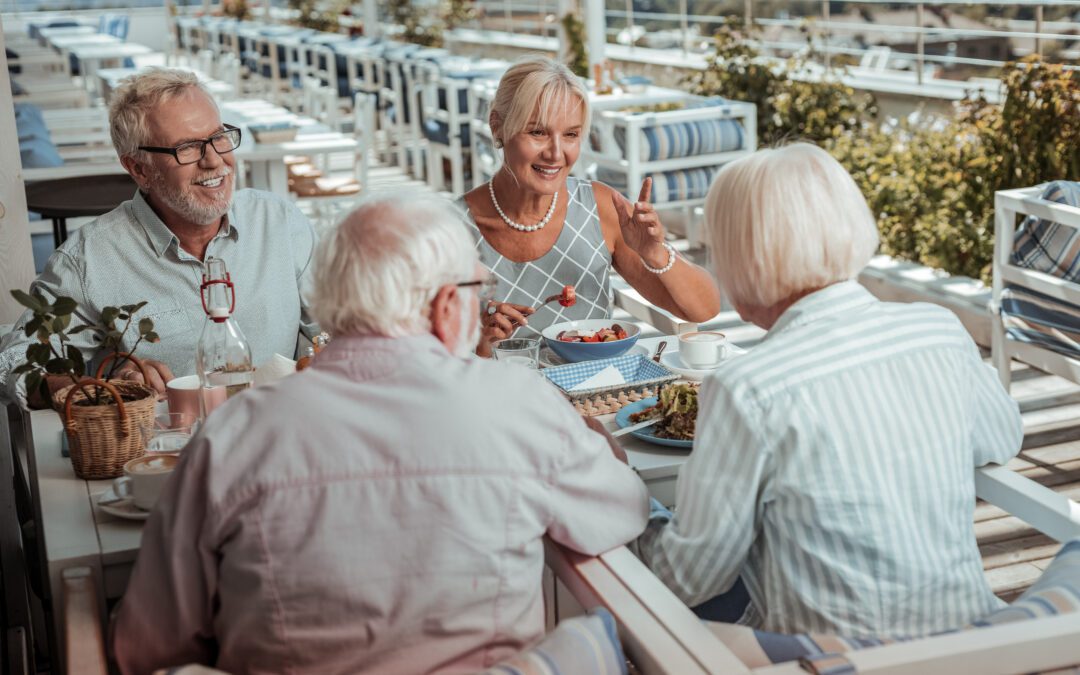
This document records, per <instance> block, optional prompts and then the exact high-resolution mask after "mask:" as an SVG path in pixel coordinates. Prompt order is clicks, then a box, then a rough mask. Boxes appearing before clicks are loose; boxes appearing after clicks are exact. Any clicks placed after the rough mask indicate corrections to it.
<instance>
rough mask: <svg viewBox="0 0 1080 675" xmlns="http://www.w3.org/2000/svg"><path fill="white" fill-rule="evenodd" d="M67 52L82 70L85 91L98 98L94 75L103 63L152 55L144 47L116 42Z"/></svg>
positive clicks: (73, 47)
mask: <svg viewBox="0 0 1080 675" xmlns="http://www.w3.org/2000/svg"><path fill="white" fill-rule="evenodd" d="M67 51H68V53H70V54H71V55H72V56H74V57H75V58H76V59H78V60H79V67H80V69H81V70H82V75H83V83H84V84H85V85H86V88H87V90H89V91H90V93H91V94H92V95H94V96H100V95H101V91H100V90H99V87H98V85H99V84H100V81H99V80H98V78H97V76H96V75H95V73H96V72H97V70H98V69H99V68H100V67H101V65H102V64H103V63H105V62H107V61H122V60H123V59H128V58H132V57H135V56H145V55H146V54H151V53H153V51H154V50H152V49H150V48H149V47H147V46H146V45H140V44H136V43H134V42H119V41H117V42H115V43H101V44H77V45H73V46H72V47H70V48H68V50H67Z"/></svg>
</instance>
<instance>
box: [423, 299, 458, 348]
mask: <svg viewBox="0 0 1080 675" xmlns="http://www.w3.org/2000/svg"><path fill="white" fill-rule="evenodd" d="M459 300H460V298H459V297H458V292H457V287H456V286H454V285H452V284H446V285H445V286H443V287H441V288H440V289H439V291H438V292H437V293H436V294H435V297H434V298H432V300H431V305H430V307H431V334H432V335H434V336H435V337H436V338H438V339H439V342H441V343H443V344H444V345H446V348H447V349H451V348H452V347H453V346H454V343H455V341H456V340H457V337H458V329H459V326H458V323H459V320H460V314H461V313H460V312H459V311H458V306H457V301H459Z"/></svg>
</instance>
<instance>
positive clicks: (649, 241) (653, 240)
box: [611, 178, 668, 267]
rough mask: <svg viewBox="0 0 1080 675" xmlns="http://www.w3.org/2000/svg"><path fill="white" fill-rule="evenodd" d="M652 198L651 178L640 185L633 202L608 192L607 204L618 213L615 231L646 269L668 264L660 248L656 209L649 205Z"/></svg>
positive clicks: (660, 229)
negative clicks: (609, 198) (609, 195)
mask: <svg viewBox="0 0 1080 675" xmlns="http://www.w3.org/2000/svg"><path fill="white" fill-rule="evenodd" d="M651 195H652V178H646V179H645V180H644V181H643V182H642V183H641V192H640V193H639V194H638V200H637V202H636V203H635V202H631V201H630V200H629V199H627V198H626V197H623V196H622V195H621V194H619V192H618V191H617V190H612V191H611V204H612V206H614V207H615V212H616V213H617V214H619V229H620V230H622V237H623V241H625V242H626V245H627V246H629V247H630V248H631V249H633V250H634V252H636V253H637V254H638V255H639V256H641V259H642V260H644V261H645V263H646V264H647V265H649V266H650V267H663V266H664V265H666V264H667V262H668V251H667V249H666V248H664V225H663V223H661V222H660V216H659V215H657V213H656V209H654V208H653V205H652V204H650V203H649V197H650V196H651Z"/></svg>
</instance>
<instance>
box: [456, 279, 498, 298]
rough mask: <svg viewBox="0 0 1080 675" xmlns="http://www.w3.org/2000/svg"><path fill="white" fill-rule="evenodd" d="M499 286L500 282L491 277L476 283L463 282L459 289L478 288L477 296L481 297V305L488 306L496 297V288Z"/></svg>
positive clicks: (459, 284) (478, 280)
mask: <svg viewBox="0 0 1080 675" xmlns="http://www.w3.org/2000/svg"><path fill="white" fill-rule="evenodd" d="M498 285H499V280H498V279H496V278H495V277H494V276H489V277H486V278H484V279H477V280H476V281H462V282H460V283H458V284H457V286H458V287H459V288H464V287H466V286H477V287H478V288H477V294H478V295H479V296H480V304H481V305H486V304H487V303H488V302H491V300H492V299H493V298H494V297H495V288H496V287H497V286H498Z"/></svg>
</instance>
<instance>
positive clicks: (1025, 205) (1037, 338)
mask: <svg viewBox="0 0 1080 675" xmlns="http://www.w3.org/2000/svg"><path fill="white" fill-rule="evenodd" d="M1074 185H1075V184H1074ZM1075 190H1076V191H1077V193H1078V194H1080V185H1076V187H1075ZM1042 192H1043V188H1042V187H1031V188H1023V189H1018V190H1000V191H998V192H997V193H996V194H995V195H994V212H995V217H994V221H995V228H994V231H995V240H994V263H993V274H994V280H993V296H992V298H993V299H992V302H991V321H992V328H993V332H992V338H991V339H992V354H993V362H994V366H995V367H996V368H997V370H998V376H999V377H1000V378H1001V382H1002V384H1004V385H1005V386H1006V387H1008V386H1009V384H1010V379H1011V372H1010V365H1009V364H1010V361H1011V360H1012V359H1014V358H1015V359H1018V360H1020V361H1023V362H1024V363H1027V364H1028V365H1030V366H1034V367H1035V368H1038V369H1039V370H1043V371H1046V372H1048V373H1052V374H1054V375H1058V376H1060V377H1064V378H1067V379H1070V380H1072V381H1074V382H1080V350H1078V349H1077V347H1076V345H1077V341H1078V338H1077V335H1078V334H1080V283H1076V282H1071V281H1067V280H1066V279H1064V278H1060V277H1058V276H1054V275H1052V274H1048V273H1046V272H1041V271H1037V270H1035V269H1027V268H1024V267H1022V266H1019V265H1017V264H1014V262H1013V248H1014V243H1015V241H1016V237H1017V222H1016V221H1017V216H1018V215H1026V216H1034V217H1035V218H1039V219H1042V220H1044V221H1050V222H1053V223H1058V224H1060V225H1061V226H1065V227H1066V228H1068V227H1071V228H1075V229H1077V230H1078V231H1080V208H1078V207H1076V206H1068V205H1066V204H1061V203H1057V202H1053V201H1047V200H1046V199H1043V198H1042V197H1041V196H1040V195H1041V194H1042ZM1030 224H1031V225H1034V223H1030ZM1077 241H1080V238H1078V239H1077ZM1066 265H1067V263H1066ZM1031 293H1037V294H1040V295H1041V296H1043V297H1039V296H1035V295H1031ZM1010 305H1015V306H1016V307H1017V308H1018V309H1019V310H1021V311H1018V312H1008V311H1006V312H1005V313H1003V312H1002V309H1003V307H1004V308H1005V309H1006V310H1008V309H1009V308H1010ZM1069 305H1071V306H1072V307H1071V310H1070V308H1069V307H1068V306H1069ZM1032 310H1033V311H1032ZM1047 311H1050V312H1055V313H1056V314H1057V316H1056V318H1055V319H1054V320H1051V321H1046V320H1044V319H1040V317H1039V314H1042V315H1043V316H1045V313H1046V312H1047ZM1025 313H1027V314H1030V316H1024V314H1025ZM1073 320H1075V321H1076V325H1072V326H1069V325H1068V324H1069V323H1070V322H1071V321H1073ZM1055 325H1056V326H1057V327H1055ZM1070 336H1071V337H1070ZM1070 345H1071V346H1072V349H1070Z"/></svg>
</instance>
